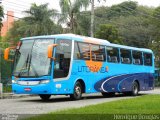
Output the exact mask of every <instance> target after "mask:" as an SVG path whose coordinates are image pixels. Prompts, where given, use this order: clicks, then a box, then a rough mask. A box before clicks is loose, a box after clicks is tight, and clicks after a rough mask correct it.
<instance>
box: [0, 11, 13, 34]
mask: <svg viewBox="0 0 160 120" xmlns="http://www.w3.org/2000/svg"><path fill="white" fill-rule="evenodd" d="M6 15H7V19H6V21H4V22H3V26H2V29H1V36H2V37H4V36H6V34H7V32H8V30H9V29H10V28H11V27H12V25H13V22H14V12H13V11H7V14H6Z"/></svg>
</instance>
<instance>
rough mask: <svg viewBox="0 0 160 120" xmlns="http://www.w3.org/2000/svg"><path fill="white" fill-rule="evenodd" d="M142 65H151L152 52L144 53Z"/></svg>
mask: <svg viewBox="0 0 160 120" xmlns="http://www.w3.org/2000/svg"><path fill="white" fill-rule="evenodd" d="M143 55H144V65H146V66H152V54H150V53H144V54H143Z"/></svg>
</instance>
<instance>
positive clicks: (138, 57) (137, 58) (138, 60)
mask: <svg viewBox="0 0 160 120" xmlns="http://www.w3.org/2000/svg"><path fill="white" fill-rule="evenodd" d="M132 55H133V64H135V65H142V64H143V60H142V52H139V51H133V52H132Z"/></svg>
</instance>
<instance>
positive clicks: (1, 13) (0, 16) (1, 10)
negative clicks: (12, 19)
mask: <svg viewBox="0 0 160 120" xmlns="http://www.w3.org/2000/svg"><path fill="white" fill-rule="evenodd" d="M3 17H4V12H3V8H2V6H0V29H1V28H2V19H3Z"/></svg>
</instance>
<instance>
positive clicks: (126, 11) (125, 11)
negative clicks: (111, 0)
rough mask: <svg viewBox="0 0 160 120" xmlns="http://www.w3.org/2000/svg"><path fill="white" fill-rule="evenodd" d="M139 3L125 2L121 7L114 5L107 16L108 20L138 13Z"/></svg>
mask: <svg viewBox="0 0 160 120" xmlns="http://www.w3.org/2000/svg"><path fill="white" fill-rule="evenodd" d="M136 8H137V3H136V2H133V1H127V2H123V3H121V4H119V5H113V6H112V7H111V8H110V9H109V12H108V14H107V17H108V19H113V18H117V17H120V16H129V15H131V14H132V15H134V14H135V13H136V11H135V10H136Z"/></svg>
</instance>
